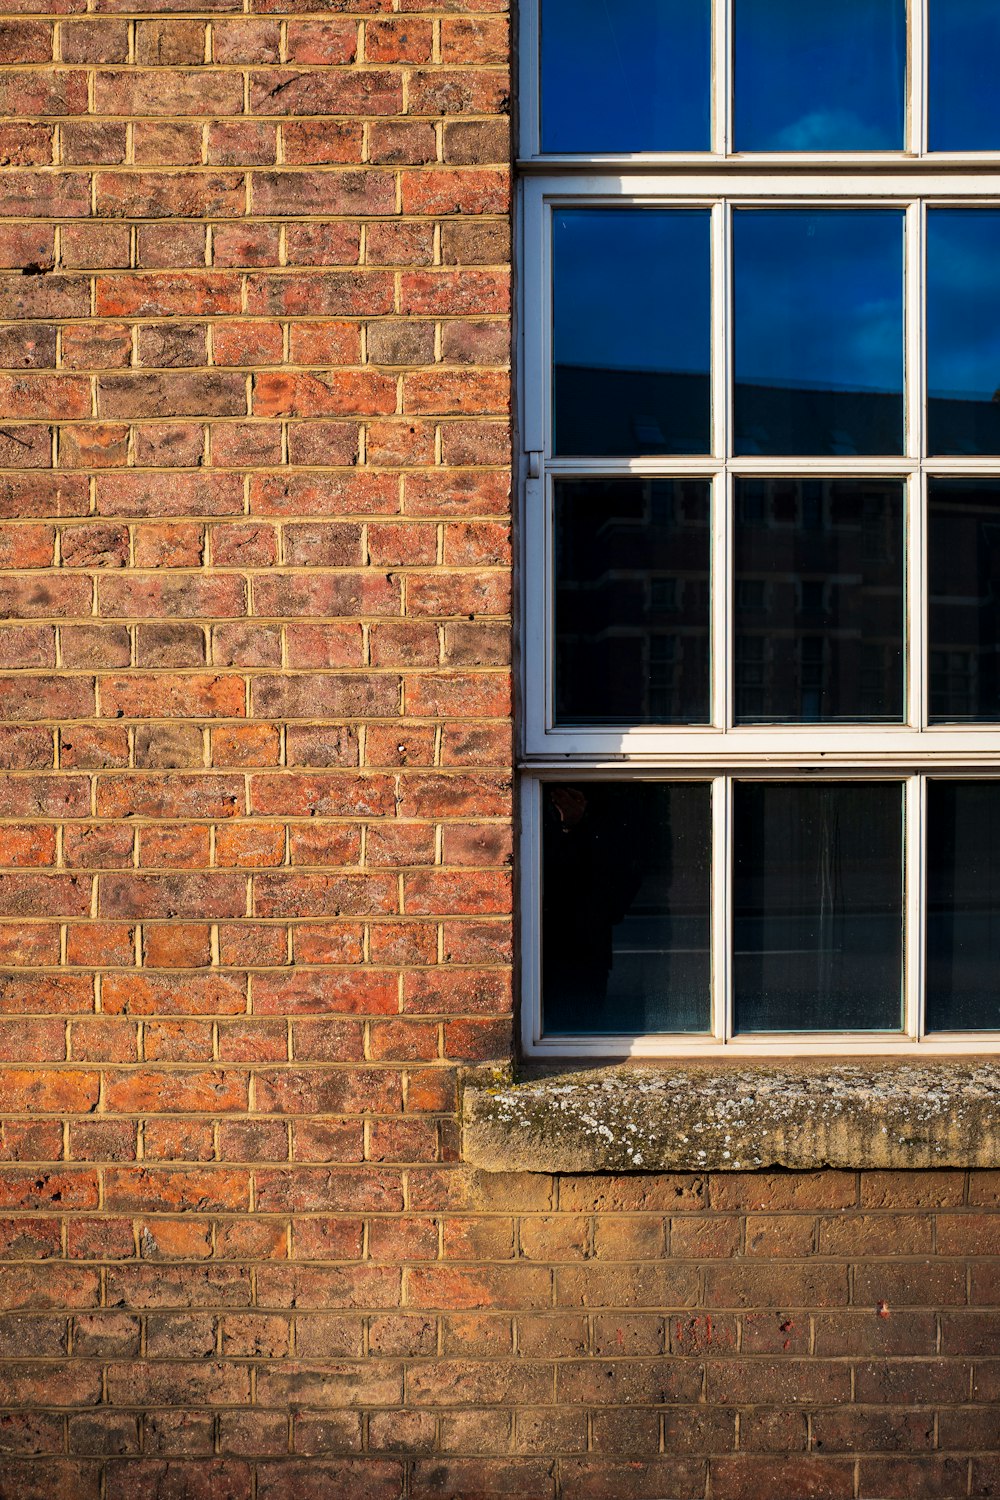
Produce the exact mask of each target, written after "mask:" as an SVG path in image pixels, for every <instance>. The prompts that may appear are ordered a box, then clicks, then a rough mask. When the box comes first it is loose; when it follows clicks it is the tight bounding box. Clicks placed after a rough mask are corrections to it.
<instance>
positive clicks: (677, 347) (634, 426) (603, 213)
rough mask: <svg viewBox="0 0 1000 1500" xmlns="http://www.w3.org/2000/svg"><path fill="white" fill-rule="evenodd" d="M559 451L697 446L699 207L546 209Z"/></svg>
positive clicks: (704, 299)
mask: <svg viewBox="0 0 1000 1500" xmlns="http://www.w3.org/2000/svg"><path fill="white" fill-rule="evenodd" d="M552 270H553V278H554V281H553V322H554V327H553V358H554V364H555V372H554V382H555V386H554V399H555V448H556V452H557V453H575V454H638V453H707V452H708V451H709V448H710V446H711V393H710V390H709V371H710V368H711V340H712V333H711V247H710V241H709V214H708V213H707V212H706V211H704V210H691V209H673V210H671V209H635V208H633V209H564V210H560V211H557V212H556V213H554V214H553V216H552Z"/></svg>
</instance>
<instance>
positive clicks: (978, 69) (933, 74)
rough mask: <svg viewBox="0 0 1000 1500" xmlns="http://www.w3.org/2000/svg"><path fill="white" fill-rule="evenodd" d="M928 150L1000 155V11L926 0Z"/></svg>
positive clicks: (984, 4) (987, 1)
mask: <svg viewBox="0 0 1000 1500" xmlns="http://www.w3.org/2000/svg"><path fill="white" fill-rule="evenodd" d="M929 50H930V87H929V93H930V98H929V119H928V135H929V141H928V144H929V145H930V149H931V150H932V151H996V150H1000V93H998V92H997V77H998V74H1000V7H998V6H997V4H996V0H930V49H929Z"/></svg>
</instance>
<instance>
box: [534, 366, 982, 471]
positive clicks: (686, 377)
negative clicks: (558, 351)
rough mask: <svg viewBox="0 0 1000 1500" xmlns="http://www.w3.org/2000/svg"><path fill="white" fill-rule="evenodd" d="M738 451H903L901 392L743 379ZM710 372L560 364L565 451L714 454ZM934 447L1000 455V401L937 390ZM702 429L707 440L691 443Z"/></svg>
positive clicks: (931, 414) (559, 425) (558, 402)
mask: <svg viewBox="0 0 1000 1500" xmlns="http://www.w3.org/2000/svg"><path fill="white" fill-rule="evenodd" d="M734 394H735V406H736V410H735V419H736V443H737V449H738V451H739V452H740V453H744V454H750V453H782V454H790V453H810V454H824V453H825V454H831V455H841V456H844V457H850V456H851V455H852V454H866V453H872V454H874V453H878V454H886V453H894V452H895V453H901V452H902V445H903V398H902V394H901V393H900V392H896V391H852V390H832V389H822V388H817V389H812V388H810V387H807V386H796V385H764V384H751V383H749V382H746V381H741V382H738V383H737V385H736V387H735V393H734ZM710 402H711V392H710V382H709V376H708V373H707V371H706V372H685V371H670V370H667V371H659V370H627V369H615V368H598V367H591V366H583V365H557V366H556V369H555V407H556V412H557V420H556V447H557V451H558V452H559V453H560V454H571V453H572V454H581V455H584V454H588V453H598V452H599V453H602V454H615V453H621V454H635V453H649V454H657V453H690V452H692V451H696V452H707V451H708V448H709V436H708V433H709V415H708V414H709V411H710ZM928 422H929V430H930V451H931V452H932V453H955V454H966V453H1000V402H997V401H995V400H991V399H990V398H988V397H985V396H984V397H983V399H982V400H978V401H974V400H963V399H960V398H959V397H957V396H934V397H932V398H931V400H930V401H929V402H928ZM692 434H704V446H703V447H702V448H697V447H696V446H693V444H692Z"/></svg>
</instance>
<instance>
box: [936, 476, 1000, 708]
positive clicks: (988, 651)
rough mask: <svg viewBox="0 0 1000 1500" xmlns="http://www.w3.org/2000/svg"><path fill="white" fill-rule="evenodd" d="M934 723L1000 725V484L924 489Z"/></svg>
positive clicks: (941, 482)
mask: <svg viewBox="0 0 1000 1500" xmlns="http://www.w3.org/2000/svg"><path fill="white" fill-rule="evenodd" d="M927 510H928V520H927V532H928V534H927V572H928V589H929V593H930V618H929V625H928V644H929V650H930V715H931V722H932V723H938V724H940V723H947V722H952V723H958V722H962V721H971V720H979V721H980V722H982V723H1000V480H998V479H992V480H990V479H932V480H931V481H930V484H929V491H928V502H927Z"/></svg>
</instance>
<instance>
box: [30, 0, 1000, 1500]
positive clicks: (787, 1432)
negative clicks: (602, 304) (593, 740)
mask: <svg viewBox="0 0 1000 1500" xmlns="http://www.w3.org/2000/svg"><path fill="white" fill-rule="evenodd" d="M504 9H505V7H504V4H503V0H326V3H325V4H320V3H318V0H255V11H256V13H250V12H249V11H246V12H245V10H244V6H243V3H242V0H210V3H199V0H168V3H165V4H164V5H163V6H162V7H161V6H159V5H157V4H156V3H155V0H149V3H145V4H139V5H133V4H131V3H127V0H51V4H50V5H49V6H48V7H47V8H46V10H45V11H44V13H42V8H41V3H40V0H9V3H8V6H7V15H8V19H6V20H4V21H0V110H2V112H3V114H4V116H5V118H4V121H3V123H2V124H0V156H2V160H3V163H4V166H5V171H4V173H3V175H2V177H0V215H2V226H0V268H2V269H0V319H2V321H0V423H2V426H0V569H2V572H0V613H2V615H3V617H4V623H3V624H2V626H0V767H2V769H3V772H4V775H3V779H2V781H0V820H2V822H0V964H2V965H3V973H2V975H0V1047H2V1049H3V1055H4V1057H5V1059H6V1061H7V1063H8V1066H7V1067H6V1068H5V1070H4V1072H3V1074H2V1075H0V1110H2V1112H3V1121H2V1126H0V1158H2V1163H0V1495H2V1496H3V1497H4V1500H32V1497H40V1496H45V1497H46V1500H136V1497H146V1496H149V1497H157V1500H175V1497H176V1500H181V1497H183V1500H189V1497H190V1500H200V1497H205V1500H208V1497H211V1500H251V1497H255V1500H293V1497H294V1500H311V1497H314V1496H315V1497H321V1496H322V1497H332V1496H336V1497H337V1500H397V1497H399V1496H401V1495H406V1496H408V1497H410V1500H422V1497H430V1496H453V1497H458V1500H476V1497H478V1496H487V1495H505V1494H507V1495H509V1494H517V1495H519V1496H520V1497H521V1500H534V1497H539V1500H541V1497H544V1500H556V1497H559V1500H589V1497H593V1500H633V1497H635V1500H638V1497H659V1500H665V1497H676V1500H695V1497H702V1496H706V1495H710V1496H711V1497H713V1500H756V1497H760V1496H771V1495H775V1494H779V1493H780V1494H782V1495H786V1496H796V1495H798V1496H805V1495H810V1496H816V1497H830V1500H838V1497H841V1496H843V1497H850V1496H865V1497H875V1496H881V1497H889V1496H896V1495H900V1496H902V1495H906V1496H908V1497H913V1496H922V1495H928V1496H930V1495H933V1496H935V1497H950V1496H955V1497H957V1496H960V1495H961V1496H966V1495H981V1496H986V1495H991V1494H997V1493H1000V1433H998V1428H997V1424H996V1417H995V1403H996V1401H997V1398H998V1394H1000V1357H998V1351H1000V1345H998V1334H1000V1326H998V1320H1000V1313H998V1311H997V1305H998V1303H1000V1276H998V1267H997V1260H996V1257H997V1255H998V1254H1000V1216H998V1215H997V1211H996V1209H997V1195H998V1187H1000V1174H990V1173H975V1174H971V1175H969V1176H967V1174H964V1173H922V1174H913V1175H912V1176H911V1175H907V1174H900V1173H868V1174H866V1173H862V1174H848V1173H817V1174H814V1175H813V1174H804V1175H802V1174H799V1175H752V1174H751V1175H742V1174H733V1175H724V1176H719V1177H714V1178H712V1179H711V1180H708V1179H704V1178H702V1177H699V1176H693V1175H692V1176H676V1177H674V1176H671V1177H666V1176H636V1177H624V1178H604V1177H595V1178H590V1177H588V1178H580V1177H566V1178H562V1179H558V1178H550V1177H546V1176H533V1175H531V1176H529V1175H525V1176H520V1177H516V1178H506V1177H503V1176H491V1175H489V1174H483V1173H478V1172H473V1171H470V1170H468V1169H467V1168H465V1167H463V1166H462V1164H461V1160H460V1143H459V1135H458V1125H457V1118H456V1102H457V1080H458V1072H459V1069H460V1067H461V1066H462V1065H464V1064H467V1063H477V1062H482V1061H489V1060H502V1059H504V1058H506V1057H508V1056H509V1054H510V1050H511V1047H512V1025H511V1006H512V999H511V995H512V988H511V968H510V965H511V941H512V933H511V901H512V884H511V856H512V834H511V828H512V824H511V816H512V809H511V781H512V751H511V726H510V710H511V685H510V671H509V667H510V635H509V611H510V600H511V550H510V540H509V519H510V478H511V457H510V434H509V425H508V423H509V406H510V375H509V349H510V248H509V247H510V214H509V210H510V173H509V156H510V145H509V129H508V100H509V88H510V85H509V67H508V63H509V57H508V49H509V36H508V24H507V16H506V15H505V14H504Z"/></svg>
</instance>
